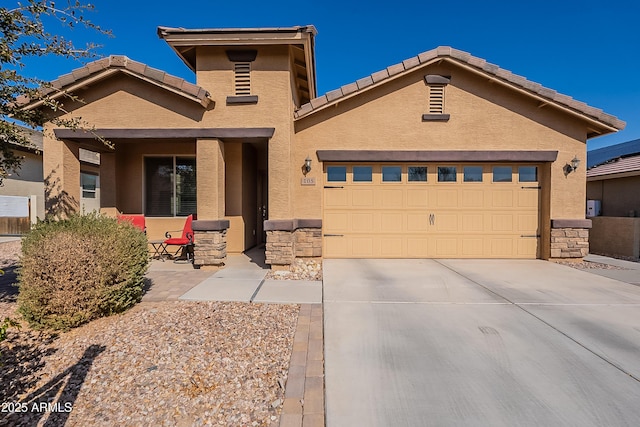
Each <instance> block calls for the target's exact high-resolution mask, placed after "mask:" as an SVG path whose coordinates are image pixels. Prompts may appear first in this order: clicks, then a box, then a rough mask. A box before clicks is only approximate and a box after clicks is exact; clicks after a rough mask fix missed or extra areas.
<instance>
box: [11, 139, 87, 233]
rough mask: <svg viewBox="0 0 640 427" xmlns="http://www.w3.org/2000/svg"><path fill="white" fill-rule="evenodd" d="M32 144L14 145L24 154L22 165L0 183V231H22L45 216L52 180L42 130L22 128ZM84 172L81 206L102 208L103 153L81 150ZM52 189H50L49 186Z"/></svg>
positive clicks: (82, 207) (22, 155) (17, 150)
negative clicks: (47, 171) (45, 163)
mask: <svg viewBox="0 0 640 427" xmlns="http://www.w3.org/2000/svg"><path fill="white" fill-rule="evenodd" d="M22 130H23V132H25V133H26V134H27V136H28V138H29V141H30V145H17V144H16V145H13V147H12V148H13V150H14V151H15V152H16V154H18V155H19V156H20V157H22V163H21V165H20V169H19V170H17V171H13V172H11V173H10V174H9V176H8V177H7V178H5V179H4V180H3V183H2V186H0V234H20V233H24V232H25V231H28V230H29V228H30V224H33V223H35V222H36V221H37V220H38V219H40V220H43V219H44V218H45V203H44V200H45V189H47V188H49V187H50V186H51V185H52V184H51V181H50V180H49V179H48V177H45V176H44V174H43V164H42V163H43V160H42V157H43V137H42V132H40V131H38V130H34V129H28V128H22ZM79 160H80V165H81V169H82V170H81V173H80V178H79V182H78V183H79V185H80V193H81V196H80V209H81V210H82V211H85V212H91V211H93V210H100V180H99V176H98V175H99V172H100V167H99V166H100V157H99V155H98V154H97V153H95V152H91V151H88V150H84V149H82V150H80V151H79ZM47 191H48V190H47Z"/></svg>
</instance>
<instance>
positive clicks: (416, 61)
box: [294, 46, 626, 136]
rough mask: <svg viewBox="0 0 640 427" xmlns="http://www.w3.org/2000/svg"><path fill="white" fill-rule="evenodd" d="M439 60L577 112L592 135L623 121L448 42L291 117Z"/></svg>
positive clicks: (313, 102) (611, 129) (322, 98)
mask: <svg viewBox="0 0 640 427" xmlns="http://www.w3.org/2000/svg"><path fill="white" fill-rule="evenodd" d="M442 60H445V61H452V62H453V63H455V64H457V65H460V66H462V67H464V68H467V69H469V70H471V71H474V72H477V73H482V74H485V75H487V76H489V77H490V78H492V79H495V80H496V81H499V82H502V83H504V84H507V85H509V86H511V87H513V88H514V89H517V90H520V91H521V92H523V93H525V94H527V95H528V96H531V97H536V98H538V99H540V100H541V101H543V102H545V103H549V104H554V105H556V106H557V107H559V108H562V109H563V110H565V111H567V112H569V113H572V114H574V115H578V116H579V117H581V118H582V119H583V120H586V121H590V122H592V123H593V124H597V125H599V127H601V128H603V130H602V132H601V133H595V135H598V134H602V133H610V132H615V131H617V130H621V129H623V128H624V127H625V125H626V123H625V122H624V121H622V120H619V119H618V118H616V117H615V116H612V115H610V114H606V113H605V112H603V111H602V110H600V109H598V108H594V107H591V106H589V105H587V104H585V103H584V102H580V101H577V100H574V99H573V98H571V97H570V96H567V95H563V94H560V93H558V92H556V91H554V90H552V89H548V88H546V87H544V86H542V85H541V84H539V83H535V82H532V81H529V80H527V79H526V78H524V77H522V76H519V75H517V74H513V73H512V72H511V71H508V70H505V69H502V68H500V67H498V66H497V65H495V64H491V63H489V62H487V61H486V60H484V59H482V58H478V57H475V56H472V55H471V54H469V53H467V52H464V51H461V50H457V49H453V48H451V47H448V46H440V47H438V48H436V49H432V50H429V51H427V52H423V53H421V54H419V55H417V56H414V57H412V58H409V59H406V60H404V61H402V62H401V63H399V64H395V65H392V66H390V67H387V68H386V69H384V70H381V71H378V72H375V73H373V74H371V75H369V76H367V77H364V78H362V79H359V80H357V81H355V82H353V83H350V84H348V85H345V86H342V87H341V88H339V89H336V90H333V91H330V92H327V93H326V94H325V95H322V96H320V97H318V98H315V99H312V100H311V101H310V102H309V103H307V104H305V105H303V106H302V107H300V109H298V110H297V111H296V112H295V113H294V117H295V119H301V118H304V117H307V116H309V115H311V114H313V113H315V112H316V111H320V110H323V109H324V108H326V107H328V106H330V105H333V104H335V103H337V102H340V101H342V100H344V99H347V98H350V97H353V96H357V95H358V94H360V93H362V92H365V91H368V90H370V89H372V88H374V87H377V86H380V85H382V84H385V83H387V82H389V81H391V80H393V79H396V78H398V77H400V76H403V75H405V74H406V73H409V72H412V71H415V70H417V69H419V68H420V67H427V66H428V65H430V64H433V63H435V62H438V61H442ZM590 136H594V135H590Z"/></svg>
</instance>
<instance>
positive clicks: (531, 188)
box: [520, 186, 542, 190]
mask: <svg viewBox="0 0 640 427" xmlns="http://www.w3.org/2000/svg"><path fill="white" fill-rule="evenodd" d="M520 188H522V189H525V190H526V189H530V190H540V189H541V188H542V187H540V186H538V187H520Z"/></svg>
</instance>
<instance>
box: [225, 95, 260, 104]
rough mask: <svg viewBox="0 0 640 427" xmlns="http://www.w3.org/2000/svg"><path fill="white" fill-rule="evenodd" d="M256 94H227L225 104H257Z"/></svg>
mask: <svg viewBox="0 0 640 427" xmlns="http://www.w3.org/2000/svg"><path fill="white" fill-rule="evenodd" d="M257 103H258V95H243V96H227V105H238V104H240V105H243V104H257Z"/></svg>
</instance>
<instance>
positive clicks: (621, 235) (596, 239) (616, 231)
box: [589, 216, 640, 258]
mask: <svg viewBox="0 0 640 427" xmlns="http://www.w3.org/2000/svg"><path fill="white" fill-rule="evenodd" d="M591 221H592V228H591V231H590V233H589V249H590V252H592V253H599V254H605V255H622V256H628V257H634V258H638V256H640V218H620V217H606V216H600V217H594V218H592V219H591Z"/></svg>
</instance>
